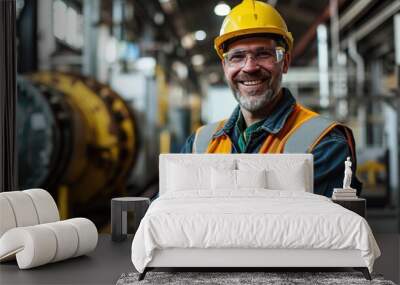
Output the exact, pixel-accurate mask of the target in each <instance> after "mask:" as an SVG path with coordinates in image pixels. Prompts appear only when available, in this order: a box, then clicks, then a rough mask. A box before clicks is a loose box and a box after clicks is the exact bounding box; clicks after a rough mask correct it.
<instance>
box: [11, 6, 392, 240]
mask: <svg viewBox="0 0 400 285" xmlns="http://www.w3.org/2000/svg"><path fill="white" fill-rule="evenodd" d="M267 2H268V3H270V4H272V5H274V6H275V7H276V8H277V9H278V10H279V11H280V13H281V14H282V16H283V18H284V19H285V20H286V22H287V25H288V29H289V31H291V32H292V34H293V36H294V51H293V54H292V56H293V60H292V64H291V66H290V68H289V72H288V74H286V75H284V77H283V86H285V87H288V88H289V89H290V90H291V92H292V93H293V95H294V96H295V97H296V99H297V100H298V101H299V102H300V103H302V104H303V105H305V106H307V107H310V108H311V109H313V110H315V111H318V112H320V113H322V114H324V115H327V116H329V117H331V118H334V119H336V120H338V121H340V122H343V123H345V124H347V125H349V126H350V127H351V128H352V130H353V132H354V136H355V140H356V146H357V157H358V170H357V175H358V177H359V178H360V179H361V180H362V182H363V191H362V193H361V197H364V198H366V199H367V207H368V210H367V220H368V222H369V223H370V225H371V227H372V229H373V231H374V232H377V233H399V232H400V214H399V213H400V195H399V173H400V172H399V134H400V132H399V123H400V118H399V117H400V102H399V101H400V94H399V84H400V81H399V79H400V76H399V66H400V1H391V0H381V1H379V0H360V1H351V0H330V1H329V0H324V1H305V0H269V1H267ZM239 3H240V1H236V0H235V1H233V0H232V1H225V2H222V1H219V0H212V1H211V0H208V1H196V0H17V1H16V20H17V21H16V35H17V41H16V46H17V72H18V76H17V90H18V96H17V113H16V115H17V116H16V118H17V122H16V124H17V128H16V137H17V139H16V142H17V158H18V159H17V162H18V163H17V168H18V188H19V189H27V188H36V187H40V188H44V189H46V190H48V191H50V193H51V194H52V195H53V197H54V198H55V199H56V201H57V203H58V207H59V209H60V213H61V216H62V218H69V217H76V216H83V217H88V218H90V219H91V220H93V221H94V222H95V224H96V226H97V227H98V229H99V230H100V231H101V232H109V230H110V199H111V198H112V197H119V196H144V197H150V198H153V197H155V195H156V194H157V192H158V156H159V154H160V153H169V152H179V151H180V149H181V147H182V146H183V144H184V142H185V139H186V138H187V137H188V136H189V135H190V134H191V133H193V132H194V130H195V129H196V128H198V127H199V126H201V125H203V124H205V123H209V122H214V121H216V120H220V119H223V118H226V117H228V116H229V115H230V114H231V112H232V110H233V109H234V107H235V106H236V104H237V103H236V101H235V99H234V97H233V96H232V93H231V91H230V89H229V88H228V86H227V84H226V83H225V80H224V75H223V71H222V68H221V62H220V60H219V59H218V57H217V55H216V53H215V51H214V49H213V40H214V38H215V37H216V36H217V35H218V33H219V28H220V27H221V24H222V21H223V18H224V16H225V15H226V14H227V13H228V12H229V10H230V9H231V8H232V7H233V6H235V5H237V4H239Z"/></svg>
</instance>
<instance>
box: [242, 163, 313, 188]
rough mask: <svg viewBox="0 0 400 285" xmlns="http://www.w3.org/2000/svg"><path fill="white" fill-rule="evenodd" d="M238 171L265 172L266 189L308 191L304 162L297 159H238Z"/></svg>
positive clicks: (307, 177)
mask: <svg viewBox="0 0 400 285" xmlns="http://www.w3.org/2000/svg"><path fill="white" fill-rule="evenodd" d="M237 164H238V169H239V170H259V169H266V170H267V187H266V188H268V189H273V190H288V191H310V190H309V189H311V186H310V183H312V181H309V180H310V179H309V176H308V173H309V171H310V170H309V169H308V167H310V166H309V165H308V164H307V162H306V160H303V159H302V160H298V159H296V160H295V159H290V158H288V159H282V158H279V159H278V158H276V159H270V160H262V159H238V161H237Z"/></svg>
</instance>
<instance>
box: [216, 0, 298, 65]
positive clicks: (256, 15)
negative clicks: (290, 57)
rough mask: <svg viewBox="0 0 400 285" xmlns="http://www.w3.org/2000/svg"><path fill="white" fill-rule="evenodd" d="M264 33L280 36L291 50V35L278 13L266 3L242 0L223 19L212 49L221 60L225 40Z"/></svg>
mask: <svg viewBox="0 0 400 285" xmlns="http://www.w3.org/2000/svg"><path fill="white" fill-rule="evenodd" d="M264 33H268V34H276V35H280V36H282V37H283V39H284V40H285V42H286V44H287V46H288V50H289V51H290V50H292V47H293V37H292V34H291V33H290V32H289V31H288V29H287V26H286V23H285V21H284V20H283V18H282V16H281V15H280V14H279V12H278V11H277V10H276V9H275V8H274V7H272V6H271V5H269V4H267V3H264V2H260V1H254V0H243V2H242V3H240V4H239V5H237V6H236V7H234V8H233V9H232V11H231V12H230V13H229V14H228V15H227V16H226V17H225V19H224V22H223V23H222V27H221V31H220V33H219V36H218V37H216V38H215V40H214V48H215V50H216V51H217V53H218V55H219V57H220V58H221V59H222V58H223V53H224V50H223V43H225V42H226V41H227V40H230V39H233V38H236V37H238V36H243V35H250V34H264Z"/></svg>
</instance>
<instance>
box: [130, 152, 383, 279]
mask: <svg viewBox="0 0 400 285" xmlns="http://www.w3.org/2000/svg"><path fill="white" fill-rule="evenodd" d="M159 166H160V169H159V170H160V197H159V198H158V199H156V200H155V201H154V202H153V203H152V205H151V206H150V208H149V209H148V211H147V213H146V215H145V217H144V218H143V220H142V222H141V224H140V226H139V229H138V231H137V233H136V235H135V237H134V240H133V243H132V262H133V264H134V266H135V267H136V269H137V270H138V271H139V272H141V273H142V275H141V276H140V279H142V278H144V274H145V273H146V271H148V270H149V269H152V268H154V267H168V268H170V267H238V268H243V267H354V268H358V269H361V270H362V271H363V273H364V275H365V276H366V278H370V276H369V272H371V271H372V268H373V263H374V260H375V259H376V258H377V257H379V255H380V251H379V248H378V246H377V244H376V242H375V239H374V237H373V235H372V232H371V230H370V228H369V226H368V223H367V222H366V221H365V219H364V218H362V217H360V216H359V215H357V214H355V213H353V212H351V211H349V210H347V209H345V208H342V207H341V206H339V205H337V204H335V203H333V202H332V201H330V199H328V198H326V197H323V196H320V195H315V194H312V192H313V188H312V187H313V158H312V155H309V154H287V155H286V154H285V155H283V154H279V155H265V154H262V155H257V154H237V155H231V154H227V155H222V154H218V155H215V154H207V155H202V154H165V155H160V163H159ZM230 177H231V178H232V179H230ZM232 181H233V182H234V183H233V184H232Z"/></svg>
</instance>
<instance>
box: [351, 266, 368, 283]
mask: <svg viewBox="0 0 400 285" xmlns="http://www.w3.org/2000/svg"><path fill="white" fill-rule="evenodd" d="M354 269H355V270H357V271H361V272H362V274H363V275H364V277H365V279H367V280H372V278H371V275H370V274H369V270H368V268H367V267H354Z"/></svg>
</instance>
